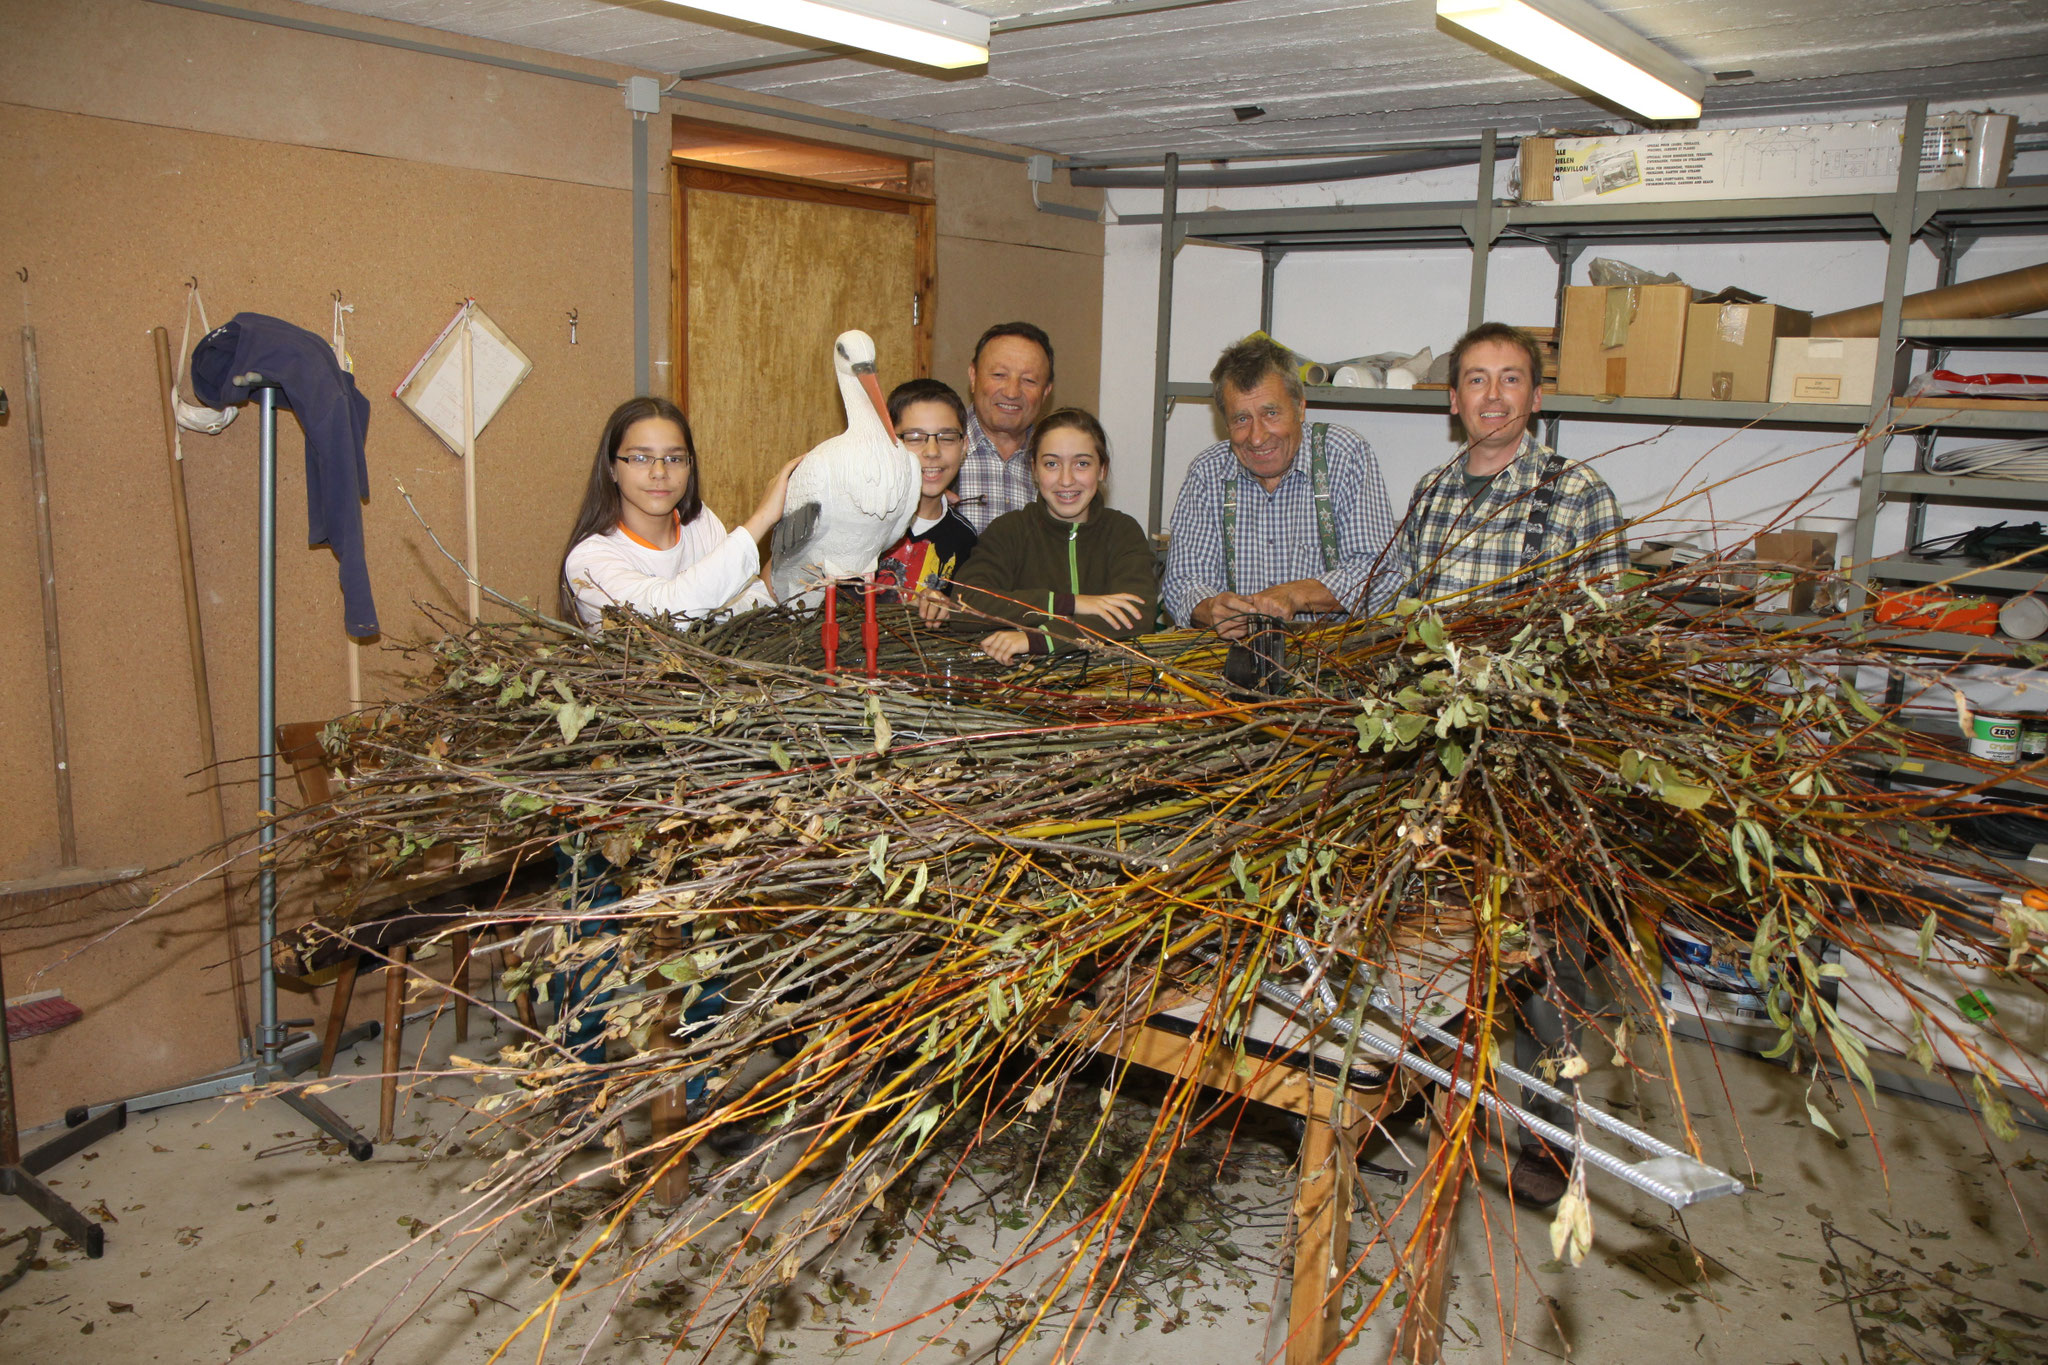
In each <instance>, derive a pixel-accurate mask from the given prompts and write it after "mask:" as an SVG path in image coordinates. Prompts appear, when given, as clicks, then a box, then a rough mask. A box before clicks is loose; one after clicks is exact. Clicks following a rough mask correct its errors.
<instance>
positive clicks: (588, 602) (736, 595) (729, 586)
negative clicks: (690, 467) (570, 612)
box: [562, 507, 774, 626]
mask: <svg viewBox="0 0 2048 1365" xmlns="http://www.w3.org/2000/svg"><path fill="white" fill-rule="evenodd" d="M760 571H761V549H760V547H759V546H758V545H756V544H755V543H754V538H753V536H751V535H749V534H748V533H747V530H746V528H745V527H741V528H740V529H738V530H736V531H727V530H726V529H725V523H724V522H722V521H720V520H719V519H718V514H717V513H716V512H713V511H712V510H711V509H710V508H709V507H706V508H703V509H702V510H700V511H699V512H698V513H697V515H696V517H695V518H694V519H693V520H691V521H690V522H689V523H688V524H687V525H678V526H677V528H676V543H675V544H674V545H672V546H670V547H669V548H668V549H666V550H659V549H656V548H655V547H654V546H653V545H650V544H648V543H647V542H646V541H644V540H642V539H640V537H638V536H636V535H634V534H633V533H632V532H631V531H628V530H627V529H626V528H625V527H624V526H623V525H621V526H615V527H613V528H612V529H611V530H609V531H606V532H605V533H603V534H602V535H595V536H585V537H584V538H583V539H582V540H580V541H578V542H576V548H575V549H573V550H571V551H569V557H568V560H567V562H566V563H564V564H563V566H562V572H563V573H564V575H565V576H567V578H568V580H569V587H570V589H571V591H573V592H574V593H575V594H576V609H577V612H578V614H579V615H581V616H582V618H583V624H584V625H586V626H596V625H598V624H599V623H600V621H601V619H602V613H603V611H604V609H605V608H606V607H607V606H628V607H632V608H634V609H635V610H636V611H641V612H645V613H647V614H648V615H653V614H655V613H657V612H667V613H669V614H671V615H674V616H680V617H683V618H685V619H689V618H695V617H702V616H707V615H709V614H710V613H712V612H714V611H717V610H719V609H720V608H723V607H733V608H738V609H744V608H748V607H757V606H768V605H771V604H772V603H773V602H774V599H773V598H772V597H770V596H769V594H768V591H767V589H766V588H765V587H763V586H762V584H761V582H760V579H759V578H757V577H756V575H757V574H759V573H760Z"/></svg>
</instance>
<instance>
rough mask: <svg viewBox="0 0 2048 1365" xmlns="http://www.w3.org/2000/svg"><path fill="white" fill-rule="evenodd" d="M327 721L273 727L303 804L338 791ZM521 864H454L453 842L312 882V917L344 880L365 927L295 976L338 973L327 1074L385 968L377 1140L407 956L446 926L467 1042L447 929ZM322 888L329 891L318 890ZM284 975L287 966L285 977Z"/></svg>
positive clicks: (460, 1036) (530, 1017)
mask: <svg viewBox="0 0 2048 1365" xmlns="http://www.w3.org/2000/svg"><path fill="white" fill-rule="evenodd" d="M323 728H324V727H323V725H322V723H321V722H319V721H298V722H294V723H292V724H289V725H280V726H278V727H277V747H278V752H279V753H280V754H281V755H282V756H283V757H284V758H285V759H286V760H287V761H288V762H290V764H291V765H292V772H293V774H294V775H295V776H296V777H297V779H298V786H299V795H300V798H301V800H302V801H303V802H304V804H305V805H306V806H320V805H324V804H326V803H327V801H328V800H330V799H331V798H332V796H333V794H334V786H333V778H334V774H333V773H332V771H331V770H330V768H329V766H328V763H327V758H326V755H325V753H324V752H323V751H322V750H321V747H320V732H321V730H322V729H323ZM517 862H518V859H517V857H516V855H514V854H512V853H509V852H507V853H501V854H496V855H493V856H491V857H488V858H485V859H483V860H481V861H479V862H475V863H472V864H470V865H469V866H467V867H458V866H457V865H456V860H455V850H454V848H453V846H452V845H451V846H446V847H445V848H436V849H433V850H429V853H428V857H427V859H426V862H425V864H424V866H423V867H422V869H421V870H420V871H418V872H413V873H408V874H406V875H404V876H399V877H388V878H383V879H379V880H377V881H372V882H367V883H362V882H360V881H359V879H358V878H357V877H356V875H355V874H356V873H357V871H358V870H359V869H355V868H351V867H348V866H343V865H339V864H337V865H332V866H330V867H328V868H326V869H325V870H324V875H325V877H326V878H327V879H328V881H329V883H330V886H329V887H328V888H316V889H315V890H314V891H313V892H312V893H311V894H310V897H309V899H310V900H311V902H312V903H311V904H310V905H308V906H306V907H305V908H306V910H307V912H308V913H307V915H306V918H309V919H310V918H314V917H316V916H318V915H319V914H320V913H321V911H322V910H325V909H331V908H338V907H336V906H335V904H334V896H333V892H334V891H335V890H336V889H338V887H339V886H340V885H341V884H350V885H352V886H355V887H356V890H355V891H354V894H353V895H351V896H350V897H349V900H350V902H352V903H351V904H350V905H349V907H348V908H349V909H350V911H351V915H352V918H353V919H354V921H355V922H356V923H357V924H358V925H361V926H363V928H362V929H361V930H360V931H359V932H357V933H355V934H352V935H351V937H350V942H349V945H348V946H347V947H346V948H345V949H343V950H342V952H341V953H340V956H339V960H338V961H337V962H334V963H328V964H312V963H308V964H300V965H304V966H307V967H309V968H311V970H310V971H309V972H308V973H307V974H303V975H300V976H297V977H296V978H295V979H296V980H297V982H298V983H299V984H300V986H301V987H303V988H307V989H311V988H312V987H314V986H317V985H320V984H323V983H324V982H325V981H327V980H328V973H329V972H332V974H333V975H332V981H333V986H334V990H333V994H332V996H331V997H330V999H329V1001H328V1008H327V1024H326V1028H325V1031H324V1032H323V1034H322V1037H321V1046H320V1074H321V1075H323V1076H325V1075H327V1074H328V1072H329V1071H331V1070H332V1069H333V1066H334V1057H335V1052H336V1051H337V1048H338V1046H339V1041H340V1038H341V1034H342V1031H343V1029H344V1028H345V1027H346V1026H347V1022H348V1013H349V1008H350V1006H351V1004H352V1003H353V1001H354V998H355V989H356V984H357V982H358V981H359V979H360V978H361V977H362V976H363V975H364V974H366V973H369V972H376V971H379V970H382V971H383V972H384V973H385V977H384V1018H383V1031H384V1078H383V1082H382V1090H381V1094H380V1096H379V1104H378V1130H377V1141H379V1142H389V1141H391V1136H392V1126H393V1123H394V1121H395V1119H396V1117H397V1107H398V1073H399V1071H400V1070H401V1068H402V1067H403V1065H404V1060H403V1052H404V1037H405V978H406V968H407V966H408V965H409V964H410V963H411V960H412V957H413V953H414V948H415V945H416V944H417V943H419V942H420V941H421V940H422V939H425V938H428V937H431V936H434V935H438V934H441V933H444V932H447V933H448V936H449V942H450V946H451V948H452V951H453V953H454V962H453V965H452V970H451V971H450V973H449V982H448V985H447V987H446V989H447V991H448V993H449V995H450V997H451V999H452V1003H453V1007H454V1012H455V1037H456V1041H457V1042H466V1041H468V1038H469V996H470V975H469V967H470V957H471V953H472V944H471V939H470V932H469V930H468V929H467V928H466V927H457V928H455V929H453V931H452V932H450V931H449V926H450V924H455V925H458V926H460V925H462V924H463V923H464V922H465V921H467V920H468V919H469V918H471V917H472V916H473V915H474V914H475V912H476V909H477V901H478V899H479V898H480V897H481V896H483V895H485V894H487V893H488V891H489V890H490V889H491V888H493V887H495V886H497V885H500V884H503V883H505V882H506V881H507V880H508V879H509V878H510V877H511V876H512V874H513V872H514V870H515V868H516V866H517ZM323 890H324V891H325V892H326V893H327V894H322V892H323ZM498 932H499V934H500V936H501V937H503V938H510V937H511V936H512V930H511V929H510V928H508V927H506V926H503V925H500V926H498ZM500 951H502V952H503V954H504V957H505V961H506V964H507V965H508V966H517V965H519V957H518V954H517V953H515V952H514V951H513V950H512V949H511V948H509V947H507V948H504V949H501V950H500ZM419 975H420V977H421V979H422V980H426V979H429V978H427V977H426V976H425V974H424V973H419ZM283 979H284V975H283V974H282V973H281V974H280V981H282V980H283ZM518 1009H519V1017H520V1020H521V1022H523V1023H524V1024H526V1026H527V1027H528V1028H536V1027H538V1025H537V1023H536V1016H535V1014H534V1008H533V1000H532V998H531V997H530V996H528V995H521V996H520V998H519V1002H518Z"/></svg>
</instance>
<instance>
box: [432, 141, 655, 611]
mask: <svg viewBox="0 0 2048 1365" xmlns="http://www.w3.org/2000/svg"><path fill="white" fill-rule="evenodd" d="M647 232H648V229H647V116H646V115H645V114H635V115H633V392H634V393H652V392H653V391H654V390H653V388H652V387H650V386H651V385H652V384H653V383H654V370H653V366H652V364H651V362H650V356H651V354H652V352H651V351H650V349H649V348H650V343H651V340H652V338H650V337H649V336H648V334H647V326H648V323H647V319H648V315H649V307H648V302H647ZM471 591H474V589H472V590H471Z"/></svg>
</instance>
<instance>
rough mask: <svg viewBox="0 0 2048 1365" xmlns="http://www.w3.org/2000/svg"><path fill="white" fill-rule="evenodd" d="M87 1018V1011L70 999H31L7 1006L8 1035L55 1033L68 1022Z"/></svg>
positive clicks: (23, 1036)
mask: <svg viewBox="0 0 2048 1365" xmlns="http://www.w3.org/2000/svg"><path fill="white" fill-rule="evenodd" d="M83 1018H85V1011H84V1010H82V1009H80V1008H78V1006H76V1005H74V1004H72V1003H71V1002H70V1001H69V1000H57V999H51V1000H30V1001H27V1002H25V1003H23V1004H19V1005H9V1006H8V1007H7V1037H8V1039H9V1041H12V1040H14V1039H16V1038H33V1037H35V1036H36V1035H37V1034H39V1033H55V1032H56V1031H57V1030H58V1029H60V1028H63V1027H64V1026H65V1025H66V1024H75V1023H77V1022H78V1021H79V1020H81V1019H83Z"/></svg>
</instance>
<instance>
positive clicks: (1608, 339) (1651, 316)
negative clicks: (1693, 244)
mask: <svg viewBox="0 0 2048 1365" xmlns="http://www.w3.org/2000/svg"><path fill="white" fill-rule="evenodd" d="M1691 305H1692V290H1691V289H1690V288H1689V287H1687V286H1686V285H1682V284H1642V285H1611V286H1606V287H1603V286H1600V285H1573V286H1571V287H1570V288H1568V289H1566V290H1565V291H1564V338H1563V340H1562V341H1561V342H1560V344H1559V346H1558V356H1557V391H1558V392H1559V393H1590V394H1618V395H1622V396H1625V397H1629V398H1676V397H1677V396H1678V371H1679V362H1680V359H1681V358H1682V357H1683V355H1684V353H1685V314H1686V310H1687V309H1688V308H1689V307H1691Z"/></svg>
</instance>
